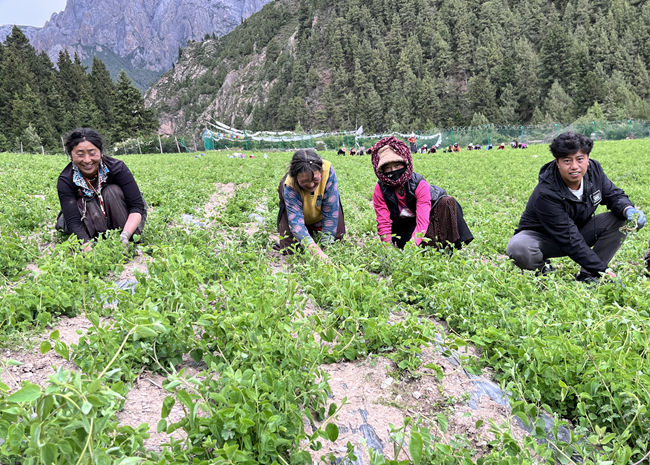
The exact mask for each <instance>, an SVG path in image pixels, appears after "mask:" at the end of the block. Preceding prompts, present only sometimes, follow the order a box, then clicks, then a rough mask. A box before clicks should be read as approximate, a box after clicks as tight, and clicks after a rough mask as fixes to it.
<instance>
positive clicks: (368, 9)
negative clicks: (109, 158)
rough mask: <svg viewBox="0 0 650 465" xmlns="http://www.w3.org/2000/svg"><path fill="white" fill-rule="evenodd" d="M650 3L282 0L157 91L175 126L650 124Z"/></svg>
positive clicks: (192, 57) (192, 51)
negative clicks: (585, 120)
mask: <svg viewBox="0 0 650 465" xmlns="http://www.w3.org/2000/svg"><path fill="white" fill-rule="evenodd" d="M649 63H650V4H648V3H647V2H644V1H638V0H636V1H626V0H613V1H603V0H598V1H591V2H590V1H587V0H560V1H546V0H523V1H520V0H490V1H481V0H368V1H360V0H335V1H324V0H277V1H274V2H272V3H270V4H268V5H266V7H265V8H263V9H262V10H261V11H260V12H258V13H257V14H255V15H253V16H251V17H250V18H249V19H248V20H247V21H245V22H244V23H243V24H242V25H241V26H240V27H238V28H237V29H236V30H234V31H233V32H231V33H230V34H228V35H227V36H224V37H221V38H219V39H209V40H206V41H203V42H201V43H192V44H190V45H189V46H188V47H187V48H186V49H185V50H183V53H182V57H181V58H180V61H179V62H178V63H177V65H176V67H175V69H173V70H172V71H170V72H168V73H167V74H166V75H164V76H163V77H162V79H161V80H160V81H159V82H158V83H157V84H156V85H154V86H153V87H152V89H150V91H149V92H148V93H147V95H146V100H147V104H148V105H149V106H155V107H156V108H157V109H159V110H160V115H161V124H163V126H164V127H165V128H167V129H168V130H175V131H188V130H200V129H201V128H202V127H204V125H205V123H206V122H207V121H209V120H210V119H211V118H216V119H219V120H221V121H225V122H228V123H231V124H234V125H236V126H238V127H242V128H248V129H255V130H258V129H294V128H296V127H302V128H304V129H316V128H319V129H327V128H329V129H340V128H356V127H358V126H359V125H363V126H364V128H365V129H366V130H367V131H382V130H389V129H404V130H410V129H424V128H429V127H450V126H467V125H472V124H484V123H485V122H488V121H489V122H490V123H494V124H508V123H512V124H529V123H535V122H545V121H559V122H570V121H573V120H575V119H576V118H579V117H581V116H585V115H587V116H589V117H591V116H593V117H599V118H602V117H604V118H607V119H621V118H626V119H627V118H636V119H649V118H650V78H649V75H648V67H649Z"/></svg>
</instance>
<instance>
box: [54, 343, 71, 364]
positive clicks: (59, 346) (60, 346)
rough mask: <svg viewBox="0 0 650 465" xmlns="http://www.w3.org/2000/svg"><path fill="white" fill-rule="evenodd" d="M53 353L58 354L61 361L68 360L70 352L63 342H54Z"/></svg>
mask: <svg viewBox="0 0 650 465" xmlns="http://www.w3.org/2000/svg"><path fill="white" fill-rule="evenodd" d="M54 352H56V353H57V354H59V355H60V356H61V357H62V358H63V359H65V360H70V350H69V349H68V345H67V344H66V343H65V342H63V341H56V342H55V343H54Z"/></svg>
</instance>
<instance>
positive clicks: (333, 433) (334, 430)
mask: <svg viewBox="0 0 650 465" xmlns="http://www.w3.org/2000/svg"><path fill="white" fill-rule="evenodd" d="M325 436H327V439H329V440H330V441H332V442H334V441H336V440H337V439H338V437H339V427H338V426H336V425H335V424H334V423H328V424H327V426H326V427H325Z"/></svg>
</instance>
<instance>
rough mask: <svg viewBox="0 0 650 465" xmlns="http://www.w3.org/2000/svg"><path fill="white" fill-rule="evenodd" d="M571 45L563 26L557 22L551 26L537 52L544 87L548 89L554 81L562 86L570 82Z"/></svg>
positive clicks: (571, 68)
mask: <svg viewBox="0 0 650 465" xmlns="http://www.w3.org/2000/svg"><path fill="white" fill-rule="evenodd" d="M571 46H572V42H571V38H570V36H569V34H568V33H567V31H566V30H565V29H564V27H562V26H561V25H559V24H556V25H554V26H551V28H550V29H549V31H548V33H547V34H546V37H544V40H543V41H542V47H541V50H540V52H539V54H540V61H541V64H542V68H541V71H542V85H543V88H544V89H547V90H548V89H550V87H551V84H553V82H554V81H557V82H558V83H559V84H560V85H561V86H562V87H568V86H569V85H570V84H571V78H572V76H573V71H572V70H573V63H572V61H571Z"/></svg>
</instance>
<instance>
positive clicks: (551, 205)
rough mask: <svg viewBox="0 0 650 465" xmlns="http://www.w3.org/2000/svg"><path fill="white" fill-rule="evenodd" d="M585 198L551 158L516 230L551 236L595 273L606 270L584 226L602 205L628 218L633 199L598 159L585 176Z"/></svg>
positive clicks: (583, 265) (590, 161)
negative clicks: (575, 192)
mask: <svg viewBox="0 0 650 465" xmlns="http://www.w3.org/2000/svg"><path fill="white" fill-rule="evenodd" d="M582 182H583V183H584V190H583V194H582V200H578V198H577V197H576V196H575V195H573V194H572V193H571V191H570V190H569V188H568V187H567V186H566V184H565V183H564V181H563V180H562V177H561V176H560V172H559V170H558V168H557V165H556V164H555V161H551V162H549V163H547V164H545V165H544V166H542V168H541V169H540V171H539V183H538V184H537V187H535V190H534V191H533V193H532V194H531V196H530V198H529V199H528V203H527V204H526V210H524V213H523V215H521V219H520V220H519V227H518V228H517V230H516V231H515V233H518V232H519V231H522V230H533V231H537V232H540V233H543V234H546V235H547V236H549V237H551V238H552V239H553V240H554V241H555V242H556V243H557V244H558V245H559V246H560V248H561V249H562V251H563V252H564V253H566V254H567V255H568V256H569V257H570V258H571V259H572V260H574V261H575V262H577V263H578V264H579V265H580V266H582V267H583V268H585V269H586V270H587V271H589V272H590V273H592V274H597V273H598V272H603V271H605V270H606V269H607V263H605V262H603V261H602V260H601V259H600V257H598V255H596V253H595V252H594V251H593V250H591V248H590V247H589V246H588V245H587V242H586V239H587V240H590V242H591V241H595V238H585V237H583V236H582V234H580V229H582V227H583V226H585V225H586V224H587V222H588V221H590V220H591V219H592V218H593V216H594V212H595V211H596V208H597V207H598V205H600V204H603V205H606V206H607V208H609V209H610V210H611V211H612V212H613V213H614V214H615V215H617V216H619V217H620V218H621V219H624V218H625V215H624V214H623V210H625V208H626V207H629V206H632V202H630V199H629V198H628V197H627V195H625V192H624V191H623V190H622V189H619V188H618V187H616V186H615V185H614V183H613V182H612V181H610V180H609V178H608V177H607V175H606V174H605V173H604V172H603V168H602V167H601V166H600V163H598V162H597V161H596V160H592V159H590V160H589V167H588V168H587V173H586V174H585V176H584V178H582Z"/></svg>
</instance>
